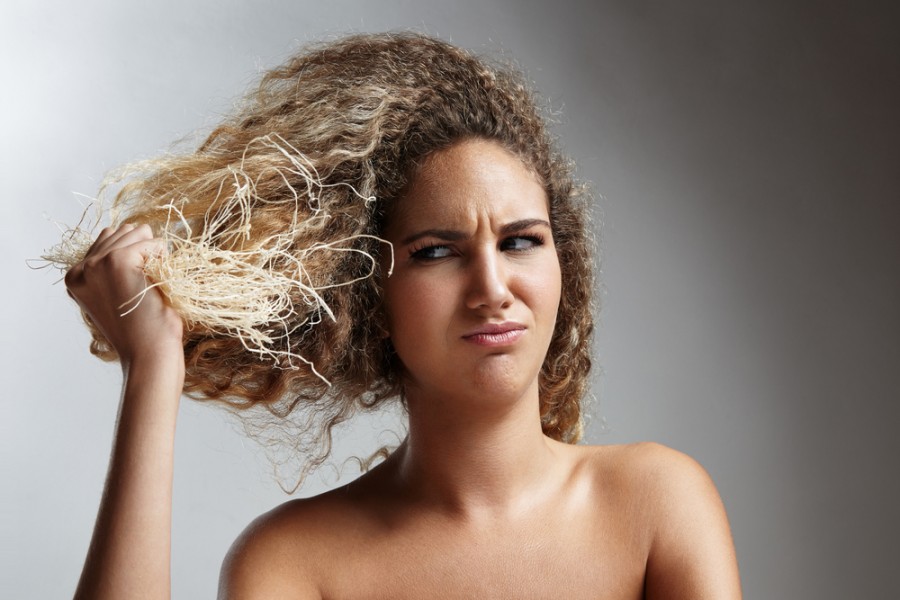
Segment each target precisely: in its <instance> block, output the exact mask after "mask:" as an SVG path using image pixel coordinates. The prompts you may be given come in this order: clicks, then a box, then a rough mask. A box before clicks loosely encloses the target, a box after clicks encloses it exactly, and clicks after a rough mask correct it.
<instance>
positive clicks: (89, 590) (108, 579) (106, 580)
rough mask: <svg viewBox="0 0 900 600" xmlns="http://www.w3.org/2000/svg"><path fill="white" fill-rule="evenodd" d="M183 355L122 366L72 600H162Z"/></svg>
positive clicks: (166, 593) (167, 590) (167, 585)
mask: <svg viewBox="0 0 900 600" xmlns="http://www.w3.org/2000/svg"><path fill="white" fill-rule="evenodd" d="M182 356H183V355H182V353H181V352H180V348H179V352H177V353H176V352H169V353H159V354H157V355H154V356H152V357H149V358H147V359H144V360H134V361H132V362H131V364H130V365H129V366H127V367H125V368H124V369H123V370H124V374H125V381H124V384H123V392H122V399H121V402H120V405H119V415H118V419H117V423H116V431H115V436H114V442H113V449H112V455H111V457H110V464H109V472H108V475H107V480H106V486H105V489H104V492H103V498H102V500H101V503H100V509H99V513H98V515H97V523H96V525H95V528H94V534H93V537H92V539H91V544H90V549H89V550H88V555H87V559H86V561H85V565H84V570H83V572H82V576H81V580H80V582H79V585H78V590H77V592H76V594H75V597H76V598H92V599H94V598H100V599H102V598H116V599H122V598H168V597H169V595H170V556H171V522H172V475H173V470H174V443H175V422H176V417H177V414H178V399H179V397H180V395H181V390H182V386H183V382H184V366H183V358H182Z"/></svg>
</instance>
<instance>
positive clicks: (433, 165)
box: [386, 139, 548, 231]
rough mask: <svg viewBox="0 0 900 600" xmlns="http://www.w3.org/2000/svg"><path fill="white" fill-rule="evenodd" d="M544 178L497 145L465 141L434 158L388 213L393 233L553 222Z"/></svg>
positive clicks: (420, 170) (423, 163)
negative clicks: (484, 220)
mask: <svg viewBox="0 0 900 600" xmlns="http://www.w3.org/2000/svg"><path fill="white" fill-rule="evenodd" d="M547 215H548V200H547V194H546V191H545V190H544V186H543V185H542V183H541V181H540V179H539V177H538V176H537V175H536V174H535V173H534V172H533V171H531V170H530V169H529V168H528V167H526V166H525V164H524V163H523V162H522V160H521V159H519V158H518V157H517V156H515V155H514V154H512V153H511V152H509V151H508V150H506V149H505V148H503V147H502V146H501V145H500V144H498V143H497V142H492V141H487V140H480V139H474V140H465V141H462V142H458V143H456V144H454V145H453V146H450V147H449V148H446V149H443V150H439V151H437V152H435V153H433V154H431V155H429V156H428V157H427V158H426V159H425V160H424V161H423V162H422V164H421V165H420V166H419V168H418V170H417V172H416V174H415V175H414V176H413V178H412V180H411V181H410V184H409V186H408V187H407V189H406V191H405V193H404V194H403V195H402V196H401V197H400V198H398V199H397V201H396V202H395V203H394V206H392V207H391V210H390V212H389V215H388V222H387V228H386V229H387V230H388V231H397V230H407V229H411V228H416V227H420V226H424V225H430V224H431V223H433V222H440V223H441V224H442V225H446V226H459V227H462V226H463V225H465V224H466V223H471V222H473V221H476V220H478V219H479V218H481V217H489V218H490V220H492V221H498V222H499V223H501V224H502V223H505V222H511V221H516V220H520V219H528V218H533V219H544V220H547V219H548V216H547Z"/></svg>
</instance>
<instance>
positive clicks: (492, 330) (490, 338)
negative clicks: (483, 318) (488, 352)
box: [462, 321, 526, 346]
mask: <svg viewBox="0 0 900 600" xmlns="http://www.w3.org/2000/svg"><path fill="white" fill-rule="evenodd" d="M525 329H526V328H525V326H524V325H522V324H521V323H515V322H513V321H505V322H503V323H486V324H485V325H481V326H479V327H478V328H476V329H474V330H472V331H470V332H469V333H467V334H465V335H463V336H462V337H463V339H464V340H466V341H467V342H471V343H473V344H477V345H479V346H509V345H511V344H514V343H516V342H517V341H518V340H519V338H521V337H522V336H523V335H524V334H525Z"/></svg>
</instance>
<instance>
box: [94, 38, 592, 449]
mask: <svg viewBox="0 0 900 600" xmlns="http://www.w3.org/2000/svg"><path fill="white" fill-rule="evenodd" d="M465 138H484V139H488V140H494V141H496V142H498V143H499V144H501V145H502V146H503V147H504V148H506V149H507V150H509V151H510V152H512V153H514V154H515V155H517V156H518V157H519V158H520V159H521V160H522V161H523V163H524V164H525V165H526V166H528V167H529V168H530V169H532V170H533V171H534V172H535V173H536V174H537V175H538V176H539V178H540V180H541V181H542V182H543V185H544V187H545V189H546V192H547V197H548V199H549V210H550V221H551V226H552V229H553V237H554V240H555V244H556V248H557V252H558V255H559V262H560V265H561V269H562V282H563V288H562V289H563V295H562V299H561V303H560V308H559V313H558V318H557V323H556V329H555V333H554V335H553V338H552V341H551V344H550V348H549V351H548V353H547V356H546V359H545V361H544V363H543V366H542V368H541V371H540V376H539V379H540V381H539V383H540V412H541V422H542V426H543V430H544V432H545V433H546V434H547V435H548V436H550V437H552V438H554V439H557V440H562V441H566V442H571V443H574V442H577V441H578V440H579V439H580V437H581V435H582V419H581V400H582V397H583V395H584V393H585V391H586V387H587V376H588V371H589V369H590V366H591V358H590V349H589V344H590V339H591V333H592V328H593V319H592V305H591V292H592V288H593V277H592V265H591V260H592V257H591V243H590V237H589V231H588V230H589V227H588V210H587V203H586V195H585V194H584V193H583V189H582V187H581V186H577V185H575V183H574V181H573V177H572V171H571V166H570V164H569V162H568V161H567V160H565V159H564V158H563V157H562V156H561V155H560V154H559V153H558V152H557V151H556V149H555V148H554V145H553V143H552V140H551V138H550V136H549V134H548V132H547V129H546V126H545V122H544V119H543V118H542V117H541V115H540V112H539V110H538V109H537V107H536V105H535V101H534V99H533V97H532V94H531V92H530V90H529V86H528V85H526V83H525V81H524V79H523V78H522V76H521V75H520V74H518V73H517V72H515V71H514V70H512V69H507V68H502V67H499V66H495V65H492V64H489V63H488V62H487V61H485V60H482V59H479V58H477V57H475V56H473V55H472V54H470V53H469V52H467V51H465V50H463V49H460V48H458V47H455V46H453V45H451V44H448V43H446V42H443V41H440V40H437V39H433V38H430V37H426V36H423V35H418V34H411V33H389V34H378V35H354V36H350V37H346V38H343V39H340V40H337V41H335V42H331V43H327V44H323V45H318V46H313V47H309V48H307V49H305V50H304V51H303V52H301V53H300V54H298V55H296V56H294V57H293V58H291V59H290V60H288V61H287V62H286V63H285V64H284V65H282V66H280V67H278V68H276V69H273V70H271V71H269V72H268V73H266V74H265V76H264V77H263V78H262V81H261V83H260V84H259V87H258V89H256V90H255V91H254V92H253V93H252V94H250V95H249V96H248V97H247V99H246V101H245V103H244V105H243V107H242V108H240V109H239V110H238V111H237V112H236V114H234V115H233V116H232V117H230V118H228V119H227V120H226V121H225V122H223V123H222V124H221V125H219V126H218V127H217V128H216V129H215V130H214V131H213V132H212V133H211V134H210V135H209V137H208V138H207V139H206V141H205V142H203V143H202V145H200V147H199V148H198V149H197V150H196V151H195V152H193V153H190V154H187V155H181V156H169V157H164V158H161V159H157V160H155V161H153V162H152V163H150V166H149V168H148V167H146V166H145V168H144V169H143V170H142V172H141V173H140V175H139V176H137V177H132V178H131V179H130V180H129V181H128V182H127V183H126V184H125V185H124V187H123V188H122V189H121V191H120V192H119V194H118V196H117V198H116V203H115V204H116V206H117V207H118V208H120V209H121V210H122V211H123V213H124V214H125V215H126V218H127V220H128V221H129V222H134V223H148V224H150V225H151V226H152V227H153V228H154V230H155V231H157V232H158V233H159V232H163V231H165V230H167V228H168V229H169V230H171V229H172V210H173V208H177V211H178V213H179V216H178V219H177V221H178V223H177V224H176V225H177V227H176V229H177V231H178V232H180V235H184V236H187V237H190V236H196V235H198V234H197V232H200V231H204V228H206V229H205V230H206V231H207V237H209V239H211V240H212V242H213V246H214V247H215V248H218V249H224V250H229V251H231V250H236V249H241V250H245V249H248V248H251V249H252V248H258V247H261V246H263V245H265V244H266V243H271V240H273V239H276V240H278V244H279V254H278V256H279V257H280V258H276V259H272V258H270V259H267V260H268V262H267V264H266V265H265V268H266V269H268V270H269V271H279V270H280V272H281V273H283V274H285V275H287V276H289V277H294V278H298V277H299V278H302V280H303V283H304V285H305V286H306V287H305V288H304V289H306V290H316V294H317V295H318V296H319V298H318V300H321V302H320V303H319V302H313V303H310V302H309V298H308V297H306V296H303V290H296V293H297V294H299V296H298V297H296V298H294V299H293V301H294V303H295V304H296V305H303V306H307V310H305V311H297V310H292V311H285V312H284V314H282V315H280V316H279V320H280V323H279V324H278V325H279V327H284V328H285V330H286V331H290V332H291V335H290V336H289V338H286V339H289V348H288V349H287V350H288V351H287V352H286V353H282V354H279V355H277V356H276V358H275V359H274V360H273V359H272V358H271V357H268V358H267V357H266V356H262V355H261V354H260V352H259V351H258V350H257V351H254V349H253V348H250V347H248V345H247V343H246V340H242V339H240V338H239V337H238V336H235V335H230V334H229V333H228V332H227V331H221V330H216V329H215V328H210V327H207V326H203V325H202V324H200V323H195V324H193V325H192V326H189V327H187V328H186V331H185V340H184V348H185V363H186V382H185V391H186V392H187V393H189V394H190V395H192V396H194V397H197V398H205V399H213V400H219V401H223V402H226V403H228V404H230V405H231V406H234V407H239V408H244V407H249V406H255V405H264V406H265V407H266V408H268V409H269V410H270V411H271V412H272V413H273V414H275V415H278V416H279V417H284V418H290V419H292V420H293V421H295V422H298V423H300V424H301V428H302V429H303V430H304V431H303V433H304V435H306V436H307V442H308V443H307V445H306V446H305V447H304V448H303V449H304V451H306V452H307V453H308V454H307V456H308V459H307V460H308V462H309V465H310V466H315V465H318V464H320V463H321V462H322V461H323V460H324V459H325V458H326V457H327V455H328V452H329V451H330V444H331V430H332V428H333V427H334V426H335V425H336V424H338V423H340V422H342V421H344V420H345V419H347V418H348V417H349V416H351V415H352V414H354V413H355V412H356V411H357V410H358V409H359V408H372V407H375V406H378V405H379V404H381V403H382V402H383V401H385V400H386V399H388V398H391V397H396V396H398V395H399V394H400V392H401V386H402V382H401V381H400V378H399V377H398V369H397V367H396V365H395V364H393V361H394V360H395V359H394V357H393V356H392V354H391V351H390V347H389V345H388V344H387V343H386V340H385V332H384V329H383V321H382V316H381V293H382V292H381V281H382V280H383V278H384V277H385V276H386V273H384V272H382V270H383V267H382V262H383V261H381V260H379V257H381V256H382V255H383V253H384V252H385V251H387V249H386V246H385V245H384V244H383V243H382V242H380V241H379V239H378V238H379V236H380V232H381V230H382V228H383V225H384V220H385V215H386V213H387V208H388V207H389V205H390V203H391V202H392V201H393V200H394V199H396V198H398V197H399V196H400V195H402V193H403V190H404V188H405V187H406V185H407V183H408V181H409V179H410V177H411V176H412V175H413V174H414V172H415V169H416V166H417V165H418V164H419V163H420V162H421V161H422V159H423V158H424V157H426V156H428V155H429V154H430V153H432V152H434V151H436V150H439V149H441V148H446V147H448V146H450V145H451V144H453V143H454V142H457V141H459V140H461V139H465ZM311 175H312V178H311ZM241 186H245V187H244V189H247V188H250V189H252V194H245V195H244V196H240V197H239V199H238V200H239V201H236V200H235V194H234V193H226V192H228V191H229V190H239V189H241ZM223 190H224V191H223ZM372 199H374V200H372ZM237 205H240V207H241V208H242V210H238V211H233V210H231V209H233V208H234V207H235V206H237ZM223 207H225V208H226V209H227V210H223ZM211 214H212V215H215V218H214V219H213V222H214V224H213V225H212V226H210V215H211ZM210 228H212V229H214V231H213V232H212V233H213V234H214V235H212V236H211V237H210V236H209V230H210ZM313 247H315V248H324V247H328V248H329V249H331V250H332V251H321V252H310V251H309V250H310V248H313ZM215 248H214V249H215ZM297 257H302V261H300V260H299V259H298V258H297ZM299 262H302V273H300V274H299V275H298V268H297V265H298V264H299ZM197 293H199V294H202V293H203V288H202V287H201V288H198V290H197ZM292 293H293V292H292ZM323 311H330V312H331V313H333V317H334V318H333V319H331V318H328V317H329V315H325V314H324V313H323ZM92 331H93V337H94V340H93V343H92V351H93V352H94V353H95V354H97V355H99V356H101V357H105V358H113V357H114V355H113V351H112V349H111V348H110V346H109V345H108V343H107V342H106V341H105V340H104V339H103V338H102V336H101V335H100V334H99V332H98V331H97V330H96V328H93V327H92ZM278 339H279V343H280V342H282V341H284V340H282V339H281V338H278ZM291 357H305V358H306V359H307V360H309V361H310V362H311V364H305V363H301V364H297V362H296V361H292V360H291ZM313 365H314V366H313Z"/></svg>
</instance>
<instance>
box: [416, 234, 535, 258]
mask: <svg viewBox="0 0 900 600" xmlns="http://www.w3.org/2000/svg"><path fill="white" fill-rule="evenodd" d="M511 240H514V241H518V240H525V241H526V242H528V244H529V245H528V246H527V247H525V248H509V247H506V245H507V243H508V242H509V241H511ZM543 245H544V236H543V235H541V234H537V233H536V234H529V235H512V236H510V237H508V238H504V239H503V240H502V241H501V242H500V249H501V250H504V251H506V252H513V253H516V254H525V253H528V252H531V251H532V250H534V249H535V248H538V247H540V246H543ZM440 249H448V250H450V245H449V244H423V245H421V246H414V247H413V248H411V249H410V252H409V255H410V257H411V258H412V259H413V260H418V261H422V262H428V261H433V260H441V259H442V258H448V257H449V255H448V256H428V254H429V253H431V252H433V251H435V250H440Z"/></svg>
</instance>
